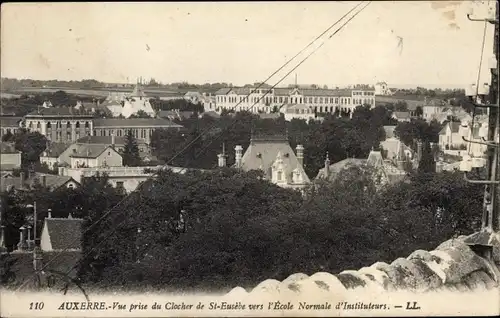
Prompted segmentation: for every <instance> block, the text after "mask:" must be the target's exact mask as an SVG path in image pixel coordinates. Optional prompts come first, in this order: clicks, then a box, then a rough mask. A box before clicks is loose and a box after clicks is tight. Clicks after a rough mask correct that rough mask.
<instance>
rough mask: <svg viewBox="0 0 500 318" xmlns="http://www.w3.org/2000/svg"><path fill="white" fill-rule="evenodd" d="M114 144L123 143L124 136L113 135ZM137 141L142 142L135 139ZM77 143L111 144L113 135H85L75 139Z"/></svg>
mask: <svg viewBox="0 0 500 318" xmlns="http://www.w3.org/2000/svg"><path fill="white" fill-rule="evenodd" d="M114 138H115V144H116V145H124V144H125V137H119V136H114ZM137 142H138V143H139V142H144V141H142V140H140V139H139V140H137ZM76 143H79V144H102V145H112V144H113V136H85V137H82V138H80V139H78V140H77V141H76Z"/></svg>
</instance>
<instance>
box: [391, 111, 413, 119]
mask: <svg viewBox="0 0 500 318" xmlns="http://www.w3.org/2000/svg"><path fill="white" fill-rule="evenodd" d="M392 115H393V116H394V117H396V118H399V119H407V118H410V112H394V113H392Z"/></svg>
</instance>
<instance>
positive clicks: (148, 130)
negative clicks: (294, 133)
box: [92, 118, 183, 144]
mask: <svg viewBox="0 0 500 318" xmlns="http://www.w3.org/2000/svg"><path fill="white" fill-rule="evenodd" d="M93 128H94V129H93V133H92V135H93V136H117V137H124V136H126V135H127V133H128V131H129V130H131V131H132V135H133V136H134V138H136V139H141V140H143V141H144V142H146V143H147V144H150V143H151V136H152V135H153V131H155V130H156V129H175V130H180V129H182V128H183V126H181V125H179V124H176V123H174V122H172V121H170V120H167V119H162V118H128V119H120V118H97V119H95V120H94V123H93Z"/></svg>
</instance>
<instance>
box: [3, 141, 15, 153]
mask: <svg viewBox="0 0 500 318" xmlns="http://www.w3.org/2000/svg"><path fill="white" fill-rule="evenodd" d="M8 153H19V151H18V150H16V145H15V144H13V143H11V142H0V154H8Z"/></svg>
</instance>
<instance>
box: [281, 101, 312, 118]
mask: <svg viewBox="0 0 500 318" xmlns="http://www.w3.org/2000/svg"><path fill="white" fill-rule="evenodd" d="M280 112H281V113H283V114H284V116H285V120H286V121H291V120H292V119H303V120H305V121H307V122H309V120H311V119H316V114H315V113H314V111H313V109H312V108H311V107H309V106H307V105H304V104H286V105H283V107H281V108H280Z"/></svg>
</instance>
